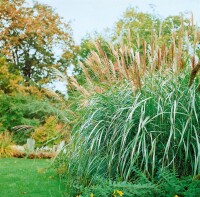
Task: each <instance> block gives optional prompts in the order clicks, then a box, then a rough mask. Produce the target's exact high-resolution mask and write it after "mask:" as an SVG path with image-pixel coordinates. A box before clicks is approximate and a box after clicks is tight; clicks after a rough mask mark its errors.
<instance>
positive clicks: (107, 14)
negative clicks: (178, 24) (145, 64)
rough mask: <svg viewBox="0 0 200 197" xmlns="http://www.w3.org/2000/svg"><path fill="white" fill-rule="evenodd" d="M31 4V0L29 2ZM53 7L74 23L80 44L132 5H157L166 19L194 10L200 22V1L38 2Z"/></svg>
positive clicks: (148, 9) (147, 9) (145, 7)
mask: <svg viewBox="0 0 200 197" xmlns="http://www.w3.org/2000/svg"><path fill="white" fill-rule="evenodd" d="M28 1H31V0H28ZM38 1H39V2H41V3H45V4H48V5H51V6H52V7H53V8H55V9H56V11H57V12H58V13H59V14H60V16H62V17H64V18H65V20H66V21H72V23H71V26H72V28H73V32H74V39H75V41H76V42H77V43H79V42H80V40H81V38H83V37H84V35H86V33H91V32H94V31H98V32H102V31H103V30H104V29H105V28H112V27H113V24H114V23H115V22H116V21H117V20H118V19H119V18H120V17H121V16H122V14H123V12H124V11H125V10H126V8H128V7H129V6H133V7H136V6H137V7H138V8H139V10H141V11H144V12H151V11H152V9H151V6H150V4H154V5H155V11H156V13H157V14H159V15H161V16H163V17H166V16H168V15H177V14H179V13H180V12H185V11H192V12H193V14H194V18H195V21H198V23H199V22H200V0H38Z"/></svg>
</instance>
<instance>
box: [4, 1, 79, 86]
mask: <svg viewBox="0 0 200 197" xmlns="http://www.w3.org/2000/svg"><path fill="white" fill-rule="evenodd" d="M75 48H76V47H75V45H74V41H73V39H72V30H71V27H70V25H69V24H68V23H65V22H63V20H62V18H61V17H60V16H59V15H58V14H57V13H56V12H55V11H54V10H53V9H52V8H51V7H50V6H47V5H43V4H39V3H38V2H36V1H34V2H33V4H32V5H29V4H27V3H26V2H25V0H1V3H0V53H1V54H2V55H4V56H5V57H6V59H7V60H8V62H10V63H12V64H13V68H15V69H19V70H20V73H21V75H22V76H23V77H24V78H25V81H26V82H30V80H32V81H34V82H36V83H38V82H40V83H47V82H49V81H51V79H52V78H53V77H52V67H53V66H56V67H57V68H58V69H61V70H62V71H63V70H66V67H65V66H66V64H65V65H64V64H60V63H57V62H58V60H59V57H56V55H55V54H56V51H59V52H63V53H65V54H73V53H74V49H75ZM68 63H70V60H68ZM63 66H64V67H63Z"/></svg>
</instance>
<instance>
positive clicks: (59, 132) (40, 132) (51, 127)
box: [31, 116, 67, 146]
mask: <svg viewBox="0 0 200 197" xmlns="http://www.w3.org/2000/svg"><path fill="white" fill-rule="evenodd" d="M66 134H67V130H66V127H64V125H63V124H62V123H59V122H58V119H57V117H56V116H50V117H48V118H46V120H45V123H44V125H42V126H39V127H37V128H36V129H35V131H34V132H33V133H32V135H31V136H32V138H33V139H35V141H36V145H37V146H44V145H53V144H58V143H59V142H60V141H61V140H62V139H64V136H65V137H66Z"/></svg>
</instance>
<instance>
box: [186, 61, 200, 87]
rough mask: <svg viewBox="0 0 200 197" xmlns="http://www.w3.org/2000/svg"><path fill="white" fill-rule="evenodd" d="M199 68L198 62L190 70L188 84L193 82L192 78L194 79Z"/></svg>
mask: <svg viewBox="0 0 200 197" xmlns="http://www.w3.org/2000/svg"><path fill="white" fill-rule="evenodd" d="M199 70H200V62H199V63H198V64H197V65H196V66H195V67H194V68H193V69H192V71H191V74H190V82H189V86H191V85H192V84H193V82H194V79H195V77H196V75H197V73H198V72H199Z"/></svg>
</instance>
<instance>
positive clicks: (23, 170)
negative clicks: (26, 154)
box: [0, 158, 64, 197]
mask: <svg viewBox="0 0 200 197" xmlns="http://www.w3.org/2000/svg"><path fill="white" fill-rule="evenodd" d="M49 165H50V160H45V159H40V160H39V159H34V160H30V159H15V158H12V159H0V197H21V196H30V197H51V196H52V197H62V196H64V195H63V193H64V184H63V183H62V182H61V180H60V179H59V177H58V176H56V174H55V172H54V171H53V170H49V169H47V168H48V166H49Z"/></svg>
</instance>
